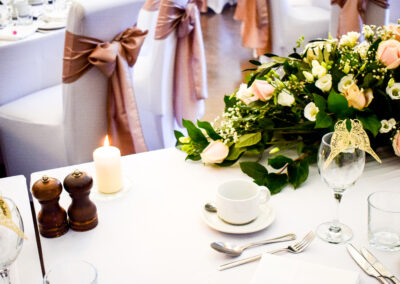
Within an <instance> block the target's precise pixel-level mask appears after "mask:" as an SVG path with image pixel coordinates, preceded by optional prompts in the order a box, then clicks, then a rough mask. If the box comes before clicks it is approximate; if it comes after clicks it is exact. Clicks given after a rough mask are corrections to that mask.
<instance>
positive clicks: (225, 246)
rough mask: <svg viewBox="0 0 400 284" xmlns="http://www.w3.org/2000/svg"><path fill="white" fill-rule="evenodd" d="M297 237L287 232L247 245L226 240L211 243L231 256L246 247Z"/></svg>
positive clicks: (216, 248) (236, 254)
mask: <svg viewBox="0 0 400 284" xmlns="http://www.w3.org/2000/svg"><path fill="white" fill-rule="evenodd" d="M295 239H296V235H295V234H286V235H283V236H280V237H276V238H273V239H269V240H264V241H259V242H254V243H249V244H246V245H241V246H239V245H234V244H231V243H225V242H213V243H211V247H212V248H213V249H215V250H216V251H219V252H222V253H226V254H229V255H231V256H239V255H241V254H242V252H243V251H244V250H245V249H248V248H250V247H255V246H261V245H266V244H272V243H279V242H286V241H292V240H295Z"/></svg>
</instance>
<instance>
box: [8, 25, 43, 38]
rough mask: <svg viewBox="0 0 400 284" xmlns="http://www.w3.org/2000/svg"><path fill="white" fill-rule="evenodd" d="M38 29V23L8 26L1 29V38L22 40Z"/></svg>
mask: <svg viewBox="0 0 400 284" xmlns="http://www.w3.org/2000/svg"><path fill="white" fill-rule="evenodd" d="M37 29H38V26H37V24H35V23H34V24H32V25H27V26H8V27H6V28H4V29H1V30H0V40H7V41H13V40H20V39H23V38H26V37H27V36H30V35H33V34H34V33H35V32H36V30H37Z"/></svg>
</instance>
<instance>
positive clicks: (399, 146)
mask: <svg viewBox="0 0 400 284" xmlns="http://www.w3.org/2000/svg"><path fill="white" fill-rule="evenodd" d="M392 146H393V150H394V153H395V154H396V156H399V157H400V132H399V131H397V133H396V135H395V136H394V137H393V144H392Z"/></svg>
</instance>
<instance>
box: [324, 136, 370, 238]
mask: <svg viewBox="0 0 400 284" xmlns="http://www.w3.org/2000/svg"><path fill="white" fill-rule="evenodd" d="M332 134H333V132H330V133H327V134H325V135H324V136H323V137H322V141H321V145H320V147H319V151H318V171H319V174H320V175H321V179H322V180H323V181H324V182H325V184H326V185H327V186H328V187H329V188H330V189H331V190H332V191H333V196H334V198H335V199H336V201H337V210H336V211H337V212H336V218H335V219H334V220H333V221H330V222H326V223H322V224H321V225H319V226H318V228H317V235H318V236H319V237H320V238H321V239H322V240H324V241H326V242H329V243H334V244H339V243H345V242H347V241H348V240H350V239H351V238H352V236H353V233H352V231H351V229H350V228H349V227H348V226H346V225H344V224H342V223H340V222H339V205H340V201H341V200H342V196H343V193H344V192H345V191H346V189H347V188H349V187H350V186H351V185H353V184H354V183H355V182H356V181H357V180H358V178H359V177H360V176H361V174H362V172H363V170H364V165H365V152H364V151H362V150H359V149H357V148H354V147H349V148H347V149H346V150H345V151H343V152H342V153H339V154H338V155H337V156H336V157H335V158H334V159H333V160H332V162H331V163H330V164H329V166H328V167H327V168H324V165H325V161H326V160H327V159H328V157H329V154H330V153H331V145H330V142H331V138H332Z"/></svg>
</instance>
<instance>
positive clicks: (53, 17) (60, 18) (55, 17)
mask: <svg viewBox="0 0 400 284" xmlns="http://www.w3.org/2000/svg"><path fill="white" fill-rule="evenodd" d="M67 12H68V11H67V10H63V11H51V12H48V11H45V12H44V13H43V15H42V16H41V17H40V19H41V20H42V21H45V22H65V21H66V20H67Z"/></svg>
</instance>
